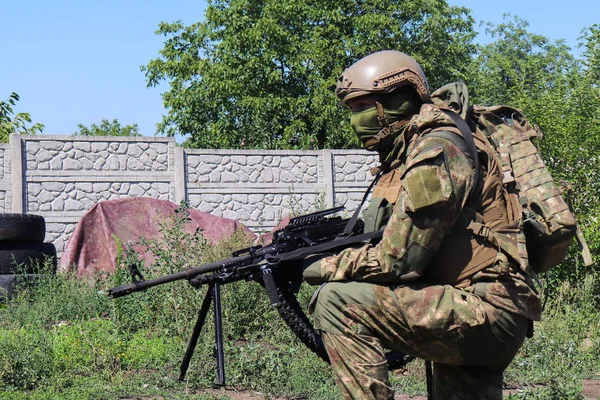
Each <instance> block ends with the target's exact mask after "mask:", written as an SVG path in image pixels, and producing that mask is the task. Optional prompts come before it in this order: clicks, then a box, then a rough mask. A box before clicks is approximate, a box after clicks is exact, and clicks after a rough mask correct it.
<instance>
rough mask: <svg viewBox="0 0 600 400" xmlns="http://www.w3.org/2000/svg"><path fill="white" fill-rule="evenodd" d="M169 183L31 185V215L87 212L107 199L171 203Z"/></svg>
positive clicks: (54, 183)
mask: <svg viewBox="0 0 600 400" xmlns="http://www.w3.org/2000/svg"><path fill="white" fill-rule="evenodd" d="M170 191H171V185H170V183H169V182H112V183H111V182H49V181H46V182H30V183H28V185H27V209H28V211H30V212H37V211H45V212H58V213H60V212H65V211H87V210H89V209H90V208H91V207H92V206H93V205H94V204H96V203H97V202H99V201H103V200H114V199H120V198H124V197H152V198H155V199H159V200H169V193H170Z"/></svg>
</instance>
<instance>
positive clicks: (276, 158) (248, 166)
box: [187, 152, 319, 187]
mask: <svg viewBox="0 0 600 400" xmlns="http://www.w3.org/2000/svg"><path fill="white" fill-rule="evenodd" d="M318 162H319V157H318V155H261V154H259V153H255V154H243V153H234V155H222V154H194V153H193V152H189V153H188V155H187V171H188V182H189V185H190V187H194V186H195V184H198V183H199V184H203V183H240V184H265V183H267V184H293V183H316V182H318V181H319V169H318Z"/></svg>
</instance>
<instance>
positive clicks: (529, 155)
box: [468, 106, 592, 272]
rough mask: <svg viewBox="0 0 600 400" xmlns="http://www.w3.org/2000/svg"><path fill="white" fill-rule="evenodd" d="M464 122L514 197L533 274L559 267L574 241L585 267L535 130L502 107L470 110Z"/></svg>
mask: <svg viewBox="0 0 600 400" xmlns="http://www.w3.org/2000/svg"><path fill="white" fill-rule="evenodd" d="M468 119H469V117H468ZM470 119H471V120H472V122H474V123H475V127H476V129H477V130H478V131H479V132H481V133H482V134H483V135H484V136H485V137H486V138H487V140H488V142H489V144H490V145H491V146H492V147H493V148H494V150H495V151H496V154H497V155H498V158H499V160H500V162H501V165H502V170H503V174H504V175H503V183H504V186H505V187H506V188H507V189H508V190H509V192H511V193H515V194H516V195H517V196H518V200H519V204H520V205H521V208H522V223H523V231H524V233H525V238H526V246H527V256H528V259H529V264H530V265H531V266H532V268H533V270H534V271H535V272H545V271H547V270H549V269H550V268H552V267H554V266H555V265H558V264H560V263H561V262H562V261H563V260H564V259H565V257H566V255H567V251H568V250H569V247H570V245H571V243H572V242H573V239H574V238H575V237H577V238H578V240H579V241H580V245H581V247H582V250H583V251H582V252H583V256H584V262H585V264H586V265H591V264H592V260H591V254H590V252H589V249H588V248H587V244H586V243H585V240H584V239H583V235H581V230H580V228H579V226H578V224H577V220H576V218H575V215H574V213H573V211H572V209H571V207H570V206H569V204H568V203H567V202H566V201H565V199H564V198H563V188H565V187H566V185H561V186H560V187H559V185H557V183H556V182H555V181H554V179H553V178H552V175H551V174H550V171H549V170H548V168H547V167H546V164H545V163H544V160H543V159H542V156H541V154H540V152H539V150H538V148H537V147H536V145H535V144H534V142H533V141H534V140H536V139H541V138H542V136H543V134H542V132H541V131H540V129H539V127H538V126H537V125H536V126H534V125H532V124H531V123H530V122H529V121H528V120H527V119H526V118H525V116H524V115H523V113H522V112H521V111H520V110H518V109H516V108H512V107H508V106H494V107H481V106H473V107H472V109H471V112H470ZM578 233H579V234H578Z"/></svg>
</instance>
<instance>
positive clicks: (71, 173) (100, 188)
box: [0, 135, 377, 253]
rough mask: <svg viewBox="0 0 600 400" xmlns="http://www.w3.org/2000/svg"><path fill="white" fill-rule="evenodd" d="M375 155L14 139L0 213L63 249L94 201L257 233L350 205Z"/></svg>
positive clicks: (2, 153) (7, 147)
mask: <svg viewBox="0 0 600 400" xmlns="http://www.w3.org/2000/svg"><path fill="white" fill-rule="evenodd" d="M376 161H377V156H376V155H375V154H373V153H368V152H366V151H362V150H320V151H274V150H198V149H194V150H191V149H183V148H181V147H178V146H176V144H175V141H174V139H170V138H149V137H78V136H49V135H12V136H11V138H10V143H9V144H0V177H2V180H1V181H0V212H5V213H11V212H12V213H34V214H39V215H42V216H44V217H45V219H46V230H47V233H46V241H47V242H53V243H54V244H55V246H56V248H57V251H58V252H59V253H61V252H62V250H63V249H64V246H65V244H66V242H67V241H68V239H69V235H70V234H71V233H72V232H73V230H74V228H75V225H76V224H77V222H78V221H79V219H80V218H81V216H82V215H83V214H84V213H85V212H86V211H87V210H89V209H90V208H91V207H92V206H93V205H94V204H95V203H97V202H99V201H104V200H113V199H118V198H124V197H141V196H145V197H152V198H156V199H161V200H170V201H172V202H175V203H179V202H180V201H181V200H188V201H189V203H190V205H191V206H192V207H194V208H197V209H199V210H201V211H204V212H208V213H211V214H214V215H218V216H222V217H226V218H231V219H236V220H238V221H240V222H242V223H244V224H245V225H246V226H248V227H249V228H250V229H252V230H254V231H255V232H260V231H265V230H270V229H272V228H273V227H274V226H275V225H276V224H277V222H278V221H279V220H280V219H281V218H282V217H284V216H285V215H287V214H289V213H290V212H292V211H296V212H309V211H311V210H314V209H315V208H317V207H322V206H323V207H332V206H334V205H335V206H338V205H343V206H345V207H346V208H347V210H348V211H349V212H352V211H353V210H355V209H356V207H357V206H358V204H359V203H360V200H361V198H362V194H363V192H364V190H365V189H366V187H367V186H368V184H369V183H370V181H371V180H372V177H371V175H370V173H369V169H370V168H371V167H373V166H374V165H376Z"/></svg>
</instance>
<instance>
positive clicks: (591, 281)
mask: <svg viewBox="0 0 600 400" xmlns="http://www.w3.org/2000/svg"><path fill="white" fill-rule="evenodd" d="M599 294H600V274H597V273H596V274H589V275H588V276H586V277H585V278H584V279H583V281H581V282H579V283H578V284H576V285H570V284H568V283H566V282H565V283H563V285H562V286H561V287H560V288H559V289H558V290H557V291H556V292H555V296H554V297H553V298H551V299H549V301H548V304H547V307H546V310H545V313H544V316H543V320H542V321H541V322H539V323H537V324H536V327H535V335H534V337H533V338H532V339H528V340H526V341H525V345H524V346H523V348H522V349H521V351H520V352H519V354H518V355H517V357H516V358H515V360H514V361H513V363H512V364H511V365H510V367H509V368H508V370H507V371H506V373H505V380H507V381H509V382H513V383H515V384H517V385H518V386H523V387H526V388H528V389H527V390H526V391H525V392H524V393H523V394H522V395H520V396H519V397H518V398H525V399H583V397H582V396H581V394H580V393H581V379H593V378H594V377H595V374H596V372H597V371H598V370H599V369H600V312H599V311H598V310H599V306H600V301H599V299H600V297H599ZM513 398H516V397H513Z"/></svg>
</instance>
